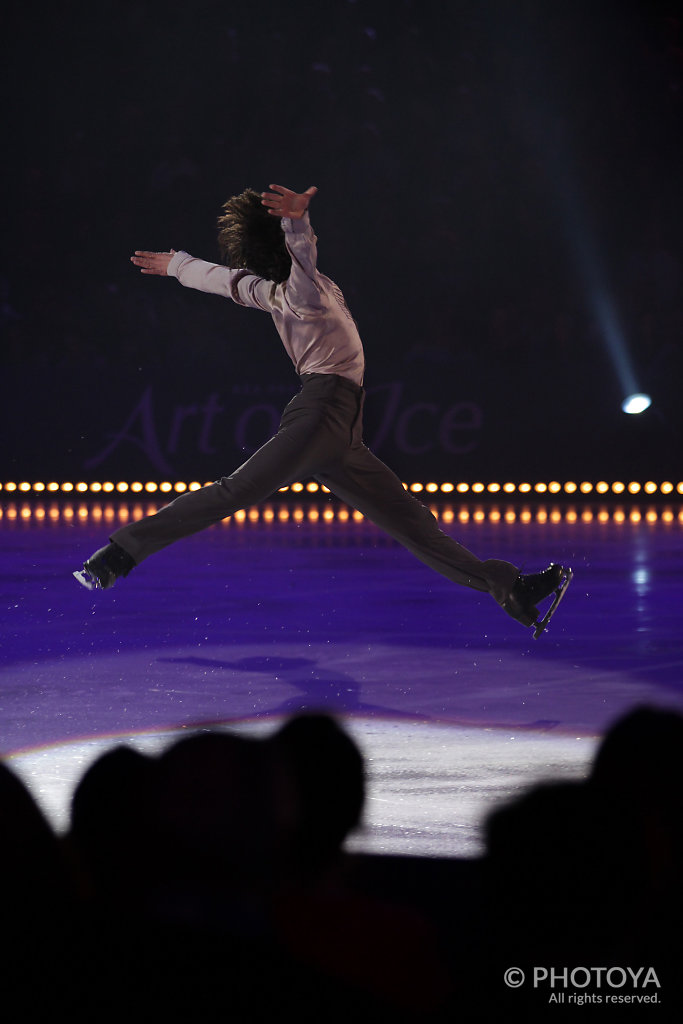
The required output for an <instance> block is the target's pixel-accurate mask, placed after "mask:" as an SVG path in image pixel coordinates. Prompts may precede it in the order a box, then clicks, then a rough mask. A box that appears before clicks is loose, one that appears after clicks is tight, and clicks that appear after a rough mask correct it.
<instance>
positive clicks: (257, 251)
mask: <svg viewBox="0 0 683 1024" xmlns="http://www.w3.org/2000/svg"><path fill="white" fill-rule="evenodd" d="M223 209H224V211H225V213H223V214H222V215H221V216H220V217H219V218H218V228H219V232H218V246H219V249H220V252H221V259H222V260H223V262H224V263H225V264H226V265H227V266H228V267H233V268H234V269H235V270H237V269H239V268H241V267H243V268H244V269H246V270H251V271H252V273H254V274H258V276H259V277H263V278H265V279H266V280H267V281H275V283H276V284H279V283H280V282H282V281H286V280H287V278H288V277H289V272H290V270H291V269H292V257H291V256H290V255H289V253H288V251H287V246H286V245H285V235H284V232H283V230H282V225H281V224H280V219H279V217H273V216H272V214H270V213H268V211H267V210H266V208H265V207H264V205H263V203H262V202H261V193H260V192H256V191H254V189H252V188H248V189H246V190H245V191H244V192H241V193H240V195H238V196H232V198H230V199H228V201H227V203H224V204H223Z"/></svg>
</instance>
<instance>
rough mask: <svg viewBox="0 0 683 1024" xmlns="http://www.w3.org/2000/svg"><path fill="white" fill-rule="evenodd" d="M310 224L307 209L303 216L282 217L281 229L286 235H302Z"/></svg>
mask: <svg viewBox="0 0 683 1024" xmlns="http://www.w3.org/2000/svg"><path fill="white" fill-rule="evenodd" d="M310 226H311V222H310V220H309V217H308V210H306V211H305V212H304V215H303V217H283V218H282V230H283V231H284V233H285V234H286V235H303V234H305V233H306V232H307V231H308V229H309V228H310Z"/></svg>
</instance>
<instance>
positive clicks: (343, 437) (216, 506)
mask: <svg viewBox="0 0 683 1024" xmlns="http://www.w3.org/2000/svg"><path fill="white" fill-rule="evenodd" d="M316 192H317V189H316V188H314V187H311V188H308V189H306V191H305V192H302V193H297V192H293V191H292V190H291V189H288V188H284V187H283V186H282V185H270V186H269V191H266V192H262V193H259V192H256V191H254V190H253V189H247V190H246V191H244V192H242V193H241V194H240V195H237V196H233V197H232V198H231V199H229V200H228V201H227V202H226V203H225V204H224V206H223V213H222V215H221V216H220V217H219V218H218V228H219V234H218V243H219V247H220V251H221V256H222V258H223V262H224V264H225V265H218V264H215V263H207V262H205V261H204V260H200V259H196V258H195V257H193V256H190V255H189V253H187V252H183V251H175V250H174V249H171V250H170V252H146V251H136V253H135V255H134V256H132V257H131V260H132V262H133V263H134V264H135V266H136V267H139V268H140V270H141V272H142V273H143V274H156V275H160V276H162V277H165V276H168V277H175V278H176V279H177V280H178V281H179V282H180V284H182V285H183V286H184V287H186V288H195V289H198V290H199V291H203V292H212V293H214V294H217V295H222V296H223V297H224V298H229V299H232V301H233V302H236V303H238V305H241V306H249V307H252V308H253V309H258V310H263V311H264V312H266V313H270V315H271V317H272V318H273V322H274V324H275V327H276V329H277V332H278V334H279V336H280V338H281V340H282V343H283V345H284V347H285V350H286V352H287V354H288V356H289V357H290V359H291V360H292V362H293V364H294V368H295V370H296V373H297V374H298V376H299V379H300V382H301V389H300V391H299V392H298V394H297V395H295V397H294V398H292V400H291V401H290V402H289V404H288V405H287V407H286V408H285V411H284V413H283V415H282V419H281V422H280V426H279V429H278V431H277V433H276V434H275V436H274V437H272V438H271V439H270V440H269V441H267V442H266V444H264V445H263V447H261V448H259V450H258V451H256V452H255V453H254V454H253V455H252V456H251V457H250V458H249V459H247V461H246V462H245V463H244V464H243V465H241V466H240V467H239V468H238V469H236V470H235V471H234V472H233V473H231V474H230V476H224V477H221V479H219V480H217V481H216V482H215V483H212V484H208V485H207V486H206V487H201V488H199V489H198V490H193V491H189V492H186V493H185V494H182V495H180V496H179V497H177V498H175V500H174V501H172V502H171V503H170V504H168V505H166V506H165V507H164V508H161V509H159V511H158V512H156V513H155V514H154V515H150V516H146V517H145V518H143V519H139V520H138V521H136V522H133V523H130V524H129V525H127V526H123V527H122V528H121V529H119V530H116V531H115V532H114V533H113V534H112V535H111V537H110V542H109V544H107V545H106V546H105V547H103V548H100V549H99V550H98V551H96V552H95V553H94V554H93V555H91V557H90V558H88V559H87V561H86V562H85V563H84V565H83V569H82V570H78V571H77V572H75V573H74V576H75V577H76V578H77V580H78V581H79V582H80V583H82V584H83V586H85V587H87V588H88V589H90V590H107V589H109V588H110V587H112V586H113V585H114V583H115V582H116V580H117V579H118V578H119V577H122V576H127V575H128V574H129V573H130V571H131V570H132V569H133V568H134V567H135V566H137V565H139V564H140V562H142V561H144V559H145V558H148V557H149V556H150V555H153V554H155V553H156V552H157V551H160V550H161V549H162V548H164V547H166V546H167V545H168V544H172V543H173V542H174V541H177V540H180V538H181V537H187V536H188V535H190V534H192V533H196V532H197V531H199V530H203V529H206V527H208V526H211V525H212V524H213V523H216V522H218V521H219V520H221V519H225V518H226V517H228V516H231V515H233V514H234V513H235V512H237V511H238V510H240V509H244V508H248V507H250V506H252V505H255V504H257V503H258V502H260V501H263V500H264V499H265V498H267V497H268V496H269V495H272V494H273V493H274V492H276V491H277V490H278V489H279V488H281V487H284V486H286V485H288V484H291V483H294V482H295V481H298V480H301V479H304V478H306V477H314V478H315V479H316V480H317V481H318V482H319V483H320V484H323V485H324V486H325V487H327V488H329V490H330V491H331V492H332V493H333V494H335V495H336V496H337V497H338V498H339V499H341V501H343V502H345V503H346V504H348V505H350V506H352V507H353V508H355V509H357V510H358V511H359V512H361V513H362V514H363V516H365V517H366V518H367V519H369V520H370V521H371V522H373V523H376V524H377V526H379V527H380V528H381V529H382V530H384V531H385V532H386V533H387V534H389V536H391V537H393V538H394V539H395V540H397V541H398V542H399V543H400V544H402V545H403V546H404V547H405V548H407V549H408V551H410V552H412V553H413V554H414V555H415V556H416V557H417V558H419V559H420V560H421V561H422V562H424V563H425V564H426V565H427V566H429V567H430V568H431V569H434V570H436V572H439V573H441V574H442V575H443V576H445V577H446V578H447V579H449V580H452V581H453V582H454V583H458V584H461V585H462V586H465V587H470V588H471V589H473V590H478V591H480V592H482V593H486V594H490V595H491V596H492V597H493V599H494V600H495V601H497V603H498V604H499V605H500V606H501V607H502V608H503V609H504V610H505V611H506V612H507V613H508V614H509V615H511V616H512V618H513V619H516V620H517V621H518V622H520V623H521V624H522V625H523V626H527V627H534V636H539V635H540V633H541V632H542V631H543V630H544V629H545V627H546V626H547V624H548V622H549V620H550V618H551V616H552V615H553V614H554V612H555V609H556V608H557V605H558V603H559V601H560V599H561V598H562V597H563V596H564V592H565V590H566V588H567V586H568V584H569V582H570V580H571V576H572V573H571V570H570V569H568V568H566V567H564V566H562V565H558V564H554V563H553V564H551V565H550V566H549V567H548V568H547V569H544V570H542V571H541V572H536V573H531V574H528V575H523V574H521V573H520V571H519V569H518V568H516V567H515V566H514V565H512V564H511V563H510V562H505V561H502V560H500V559H495V558H489V559H486V560H484V561H482V560H481V559H480V558H477V557H476V555H474V554H472V553H471V552H470V551H468V550H467V549H466V548H464V547H463V546H462V545H461V544H458V543H457V541H455V540H453V539H452V538H451V537H449V536H448V535H447V534H446V533H444V532H443V531H442V530H441V529H439V526H438V524H437V521H436V519H435V518H434V516H433V515H432V513H431V512H430V511H429V510H428V509H427V508H426V507H425V506H424V505H423V504H422V503H421V502H420V501H419V500H418V499H417V498H415V496H414V495H412V494H411V493H410V492H409V491H407V490H406V489H405V488H404V486H403V484H402V483H401V481H400V480H399V478H398V477H397V476H396V475H395V474H394V473H393V472H392V471H391V470H390V469H389V468H388V467H387V466H385V465H384V463H382V462H381V461H380V460H379V459H378V458H377V457H376V456H375V455H373V454H372V452H371V451H370V450H369V449H368V448H367V447H366V446H365V445H364V443H363V427H362V415H363V401H364V397H365V392H364V390H363V373H364V367H365V358H364V353H363V345H362V343H361V339H360V337H359V335H358V331H357V328H356V324H355V321H354V320H353V317H352V316H351V314H350V312H349V310H348V308H347V306H346V303H345V301H344V296H343V295H342V293H341V291H340V289H339V287H338V286H337V285H336V284H335V283H334V281H331V280H330V278H328V277H326V276H325V275H324V274H322V273H321V272H320V271H319V270H318V268H317V239H316V236H315V235H314V233H313V230H312V228H311V225H310V221H309V214H308V207H309V203H310V202H311V199H312V198H313V196H314V195H315V194H316ZM551 595H553V601H552V604H551V606H550V608H549V609H548V611H547V612H546V614H545V615H544V616H543V617H542V618H541V617H540V614H539V611H538V608H537V607H536V606H537V604H538V603H539V602H541V601H543V600H544V599H546V598H548V597H550V596H551Z"/></svg>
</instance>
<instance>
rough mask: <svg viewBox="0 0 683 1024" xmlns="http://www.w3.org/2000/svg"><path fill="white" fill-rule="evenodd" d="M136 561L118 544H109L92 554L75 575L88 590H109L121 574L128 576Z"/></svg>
mask: <svg viewBox="0 0 683 1024" xmlns="http://www.w3.org/2000/svg"><path fill="white" fill-rule="evenodd" d="M134 565H135V562H134V561H133V559H132V558H131V557H130V555H129V554H128V552H127V551H124V550H123V548H121V547H119V545H118V544H113V543H112V544H107V546H106V547H104V548H100V550H99V551H96V552H95V554H94V555H91V556H90V558H89V559H88V560H87V562H84V563H83V568H82V569H79V570H77V571H76V572H75V573H74V576H75V577H76V579H77V580H78V582H79V583H80V584H82V585H83V586H84V587H85V588H86V589H87V590H109V589H110V587H113V586H114V584H115V583H116V581H117V579H118V578H119V576H127V575H128V573H129V572H130V571H131V569H132V568H133V567H134Z"/></svg>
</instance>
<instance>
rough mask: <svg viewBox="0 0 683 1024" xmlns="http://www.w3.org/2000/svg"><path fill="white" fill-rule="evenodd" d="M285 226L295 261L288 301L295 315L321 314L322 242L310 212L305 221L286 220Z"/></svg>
mask: <svg viewBox="0 0 683 1024" xmlns="http://www.w3.org/2000/svg"><path fill="white" fill-rule="evenodd" d="M281 223H282V230H283V231H284V233H285V244H286V246H287V249H288V251H289V255H290V256H291V257H292V269H291V271H290V274H289V277H288V279H287V283H286V294H287V301H288V303H289V305H290V306H291V307H292V309H294V310H295V311H301V312H305V311H306V310H316V311H320V310H321V309H323V306H324V303H323V298H322V292H321V287H320V282H319V280H318V270H317V260H318V245H317V243H318V240H317V238H316V236H315V235H314V233H313V228H312V227H311V223H310V220H309V218H308V211H306V212H305V213H304V215H303V217H298V218H291V217H283V218H282V222H281Z"/></svg>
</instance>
